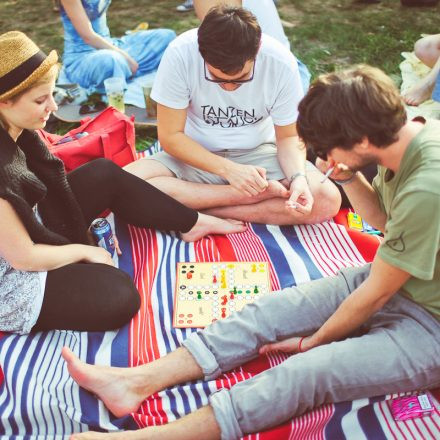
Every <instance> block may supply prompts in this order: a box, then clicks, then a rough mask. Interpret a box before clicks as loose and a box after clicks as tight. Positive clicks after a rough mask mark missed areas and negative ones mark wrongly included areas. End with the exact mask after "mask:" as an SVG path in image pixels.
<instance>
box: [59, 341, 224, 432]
mask: <svg viewBox="0 0 440 440" xmlns="http://www.w3.org/2000/svg"><path fill="white" fill-rule="evenodd" d="M62 356H63V358H64V359H65V361H66V362H67V369H68V370H69V373H70V375H71V376H72V378H73V380H75V382H77V383H78V385H79V386H81V387H82V388H85V389H86V390H88V391H90V392H92V393H94V394H95V395H96V396H97V397H98V398H99V399H101V400H102V401H103V403H104V405H105V406H106V407H107V408H108V409H109V411H110V412H112V413H113V414H114V415H115V416H117V417H123V416H124V415H127V414H129V413H131V412H134V411H136V410H137V409H138V408H139V406H140V405H141V404H142V402H143V401H144V400H145V399H146V398H147V397H148V396H150V395H152V394H154V393H156V392H157V391H160V390H162V389H165V388H167V387H170V386H173V385H176V384H179V383H183V382H188V381H191V380H195V379H201V378H203V372H202V370H201V369H200V367H199V365H198V364H197V363H196V361H195V360H194V358H193V357H192V355H191V354H190V353H189V352H188V350H187V349H186V348H178V349H177V350H176V351H174V352H172V353H170V354H168V355H167V356H164V357H163V358H160V359H158V360H157V361H154V362H151V363H149V364H145V365H140V366H138V367H134V368H116V367H107V366H99V365H90V364H86V363H85V362H82V361H81V360H80V359H78V357H77V356H75V355H74V354H73V353H72V352H71V350H70V349H69V348H67V347H64V348H63V350H62ZM107 437H108V438H114V439H117V438H120V439H121V440H123V439H131V438H133V439H170V438H173V439H187V440H193V439H195V438H198V439H218V438H220V430H219V427H218V425H217V422H216V420H215V417H214V413H213V411H212V409H211V408H210V407H204V408H201V409H200V410H198V411H197V412H195V413H194V414H190V415H188V416H186V417H183V418H182V419H180V420H178V421H176V422H174V423H170V424H168V425H164V426H158V427H152V428H146V429H143V430H140V431H127V432H123V433H113V434H101V433H92V432H90V433H83V434H75V435H73V436H72V437H71V439H83V440H85V439H95V438H96V439H99V438H107Z"/></svg>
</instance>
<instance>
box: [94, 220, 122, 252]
mask: <svg viewBox="0 0 440 440" xmlns="http://www.w3.org/2000/svg"><path fill="white" fill-rule="evenodd" d="M90 230H91V232H92V235H93V238H94V240H95V242H96V244H97V245H98V246H101V247H102V248H104V249H106V250H107V251H108V252H110V254H111V256H112V257H113V256H114V255H115V250H116V249H115V239H114V237H113V232H112V227H111V226H110V223H109V222H108V221H107V220H106V219H105V218H97V219H95V220H93V222H92V224H91V226H90Z"/></svg>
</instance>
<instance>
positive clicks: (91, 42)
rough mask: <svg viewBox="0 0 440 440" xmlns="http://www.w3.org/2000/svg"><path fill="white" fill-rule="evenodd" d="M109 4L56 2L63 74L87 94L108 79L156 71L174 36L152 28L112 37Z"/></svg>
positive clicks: (106, 0) (92, 0) (73, 0)
mask: <svg viewBox="0 0 440 440" xmlns="http://www.w3.org/2000/svg"><path fill="white" fill-rule="evenodd" d="M110 4H111V0H60V14H61V20H62V23H63V26H64V54H63V65H64V73H65V75H66V76H67V79H68V80H69V81H70V82H72V83H77V84H79V85H80V86H81V87H83V88H85V89H88V90H89V91H92V90H103V82H104V80H105V79H106V78H110V77H112V76H118V77H121V78H124V80H125V81H128V80H129V79H130V78H132V77H134V76H137V75H144V74H147V73H149V72H151V71H153V70H155V69H157V67H158V66H159V62H160V59H161V57H162V54H163V52H164V51H165V49H166V48H167V46H168V44H169V43H170V42H171V41H172V40H173V39H174V38H175V36H176V34H175V32H174V31H172V30H170V29H155V30H143V31H136V32H132V33H130V34H129V35H125V36H123V37H122V38H112V37H111V36H110V31H109V28H108V25H107V10H108V8H109V6H110Z"/></svg>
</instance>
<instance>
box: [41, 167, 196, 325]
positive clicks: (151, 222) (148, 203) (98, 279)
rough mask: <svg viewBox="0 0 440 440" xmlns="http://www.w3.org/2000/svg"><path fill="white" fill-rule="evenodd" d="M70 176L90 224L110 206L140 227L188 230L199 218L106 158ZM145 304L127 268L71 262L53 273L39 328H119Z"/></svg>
mask: <svg viewBox="0 0 440 440" xmlns="http://www.w3.org/2000/svg"><path fill="white" fill-rule="evenodd" d="M68 180H69V184H70V186H71V188H72V191H73V192H74V194H75V196H76V199H77V200H78V203H79V205H80V206H81V209H82V211H83V214H84V217H85V219H86V222H87V224H89V223H91V222H92V220H93V219H94V218H96V217H97V216H98V215H99V214H100V213H101V212H103V211H105V210H106V209H110V210H111V211H113V212H114V214H115V215H116V216H117V217H118V218H120V219H122V220H124V221H126V222H127V223H131V224H133V225H135V226H140V227H147V228H148V227H152V228H157V229H164V230H174V231H181V232H187V231H189V230H190V229H191V228H192V227H193V226H194V225H195V223H196V222H197V217H198V213H197V211H194V210H193V209H190V208H187V207H185V206H184V205H182V204H181V203H179V202H177V201H176V200H174V199H173V198H171V197H169V196H167V195H166V194H164V193H163V192H161V191H159V190H158V189H156V188H154V187H153V186H151V185H150V184H148V183H147V182H145V181H143V180H142V179H139V178H137V177H135V176H133V175H132V174H130V173H127V172H126V171H124V170H122V169H121V168H120V167H118V166H117V165H115V164H114V163H113V162H111V161H109V160H106V159H98V160H95V161H93V162H89V163H87V164H85V165H83V166H81V167H79V168H77V169H76V170H74V171H72V172H71V173H69V175H68ZM139 307H140V299H139V293H138V291H137V289H136V287H135V285H134V284H133V281H132V280H131V278H130V277H129V276H128V275H127V274H126V273H125V272H123V271H122V270H120V269H117V268H115V267H112V266H109V265H106V264H96V263H95V264H92V263H75V264H68V265H66V266H63V267H60V268H58V269H54V270H51V271H48V273H47V280H46V288H45V292H44V300H43V305H42V308H41V312H40V316H39V318H38V321H37V323H36V324H35V326H34V327H33V330H34V331H39V330H52V329H66V330H79V331H105V330H111V329H116V328H119V327H121V326H122V325H124V324H126V323H127V322H128V321H129V320H130V319H131V318H132V317H133V315H134V314H135V313H136V312H137V311H138V309H139Z"/></svg>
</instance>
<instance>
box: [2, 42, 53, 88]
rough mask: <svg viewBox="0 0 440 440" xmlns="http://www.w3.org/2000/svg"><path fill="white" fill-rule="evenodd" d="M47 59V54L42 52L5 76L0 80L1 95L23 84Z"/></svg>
mask: <svg viewBox="0 0 440 440" xmlns="http://www.w3.org/2000/svg"><path fill="white" fill-rule="evenodd" d="M45 59H46V54H45V53H44V52H42V51H41V50H40V51H38V52H37V53H36V54H35V55H32V56H31V57H30V58H28V59H27V60H26V61H25V62H24V63H22V64H20V65H19V66H17V67H16V68H15V69H12V70H11V71H10V72H8V73H7V74H6V75H3V76H2V77H1V78H0V95H2V94H3V93H6V92H7V91H8V90H11V89H13V88H14V87H16V86H18V85H19V84H21V83H22V82H23V81H24V80H25V79H26V78H28V77H29V76H30V75H31V74H32V72H33V71H34V70H36V69H38V68H39V67H40V66H41V64H42V63H43V61H44V60H45Z"/></svg>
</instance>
